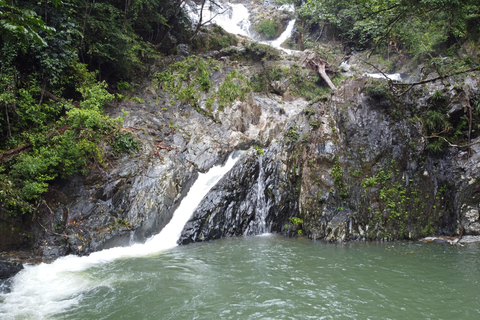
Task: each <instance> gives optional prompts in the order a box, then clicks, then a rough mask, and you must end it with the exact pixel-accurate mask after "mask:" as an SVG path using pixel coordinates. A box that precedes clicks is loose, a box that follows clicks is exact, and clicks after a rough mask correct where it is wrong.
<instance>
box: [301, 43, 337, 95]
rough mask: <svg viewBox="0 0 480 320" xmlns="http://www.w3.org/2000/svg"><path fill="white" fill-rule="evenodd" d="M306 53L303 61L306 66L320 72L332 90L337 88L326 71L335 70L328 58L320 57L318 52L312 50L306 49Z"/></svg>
mask: <svg viewBox="0 0 480 320" xmlns="http://www.w3.org/2000/svg"><path fill="white" fill-rule="evenodd" d="M304 53H305V57H304V58H303V60H302V63H303V64H304V65H305V67H307V68H309V69H311V70H313V71H316V72H318V74H319V75H320V76H321V77H322V79H323V80H325V82H326V83H327V84H328V86H329V87H330V88H331V89H332V90H337V88H336V87H335V85H334V84H333V82H332V80H330V77H329V76H328V75H327V72H326V71H329V72H333V70H332V69H331V68H330V65H329V64H328V63H327V60H325V59H323V58H321V57H319V56H318V55H317V53H316V52H313V51H310V50H308V51H307V50H305V51H304Z"/></svg>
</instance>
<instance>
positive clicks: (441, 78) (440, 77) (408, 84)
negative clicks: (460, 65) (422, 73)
mask: <svg viewBox="0 0 480 320" xmlns="http://www.w3.org/2000/svg"><path fill="white" fill-rule="evenodd" d="M475 71H480V67H476V68H471V69H468V70H463V71H457V72H453V73H450V74H447V75H443V76H438V77H436V78H432V79H427V80H422V81H418V82H414V83H395V85H396V86H402V87H403V86H407V87H408V88H407V89H406V90H405V91H403V92H402V94H401V95H404V94H405V93H407V92H408V91H410V90H411V89H412V88H413V87H414V86H418V85H421V84H426V83H430V82H435V81H437V80H443V79H445V78H448V77H453V76H458V75H460V74H464V73H469V72H475Z"/></svg>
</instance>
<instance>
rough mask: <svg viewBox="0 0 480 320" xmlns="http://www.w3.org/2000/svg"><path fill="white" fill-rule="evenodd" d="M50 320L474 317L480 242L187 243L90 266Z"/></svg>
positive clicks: (478, 312) (479, 306) (478, 307)
mask: <svg viewBox="0 0 480 320" xmlns="http://www.w3.org/2000/svg"><path fill="white" fill-rule="evenodd" d="M82 277H83V278H84V279H85V281H88V282H89V283H90V284H95V285H93V286H91V289H89V290H88V291H85V292H83V293H81V294H80V296H79V297H78V298H79V299H78V304H74V305H73V306H70V307H69V308H68V309H65V310H64V311H63V312H60V313H58V314H53V315H51V316H50V318H51V319H475V318H477V319H478V318H479V317H480V285H479V279H480V245H478V244H471V245H468V246H464V247H451V246H448V245H444V244H435V243H429V244H425V243H352V244H346V245H332V244H325V243H322V242H312V241H310V240H307V239H302V238H300V239H286V238H283V237H279V236H272V235H270V236H259V237H245V238H230V239H223V240H218V241H213V242H208V243H201V244H193V245H188V246H180V247H175V248H173V249H170V250H168V251H166V252H163V253H158V254H157V255H153V256H149V257H144V258H135V259H131V258H127V259H120V260H116V261H113V262H110V263H105V264H100V265H97V266H94V267H92V268H91V269H88V270H84V271H82Z"/></svg>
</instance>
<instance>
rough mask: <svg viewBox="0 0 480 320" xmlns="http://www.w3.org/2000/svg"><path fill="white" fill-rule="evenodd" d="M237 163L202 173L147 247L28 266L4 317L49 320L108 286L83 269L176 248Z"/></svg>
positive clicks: (3, 308) (4, 299)
mask: <svg viewBox="0 0 480 320" xmlns="http://www.w3.org/2000/svg"><path fill="white" fill-rule="evenodd" d="M237 160H238V159H234V158H233V156H230V157H229V159H228V160H227V162H226V163H225V165H223V166H215V167H213V168H212V169H210V170H209V171H208V172H207V173H204V174H202V173H200V174H199V177H198V179H197V180H196V181H195V183H194V184H193V186H192V187H191V189H190V190H189V192H188V194H187V196H186V197H185V198H184V199H183V200H182V202H181V203H180V206H179V207H178V209H177V210H176V211H175V213H174V215H173V218H172V220H171V221H170V222H169V223H168V225H167V226H166V227H165V228H164V229H163V230H162V231H161V232H160V233H159V234H158V235H155V236H153V237H152V238H150V239H149V240H148V241H147V242H146V243H143V244H134V245H132V246H130V247H116V248H112V249H107V250H103V251H99V252H94V253H92V254H90V255H89V256H84V257H79V256H73V255H71V256H66V257H62V258H59V259H57V260H55V261H54V262H52V263H50V264H47V263H42V264H40V265H29V266H26V267H25V269H23V270H22V271H21V272H20V273H18V274H17V275H16V276H15V278H14V279H13V286H12V292H11V293H8V294H0V318H2V319H48V318H49V317H51V316H52V315H54V314H58V313H60V312H63V311H65V310H66V309H68V308H69V307H72V306H74V305H75V304H78V303H79V302H80V300H81V298H82V294H83V293H84V292H87V291H89V290H92V289H94V288H96V287H98V286H108V285H109V284H108V283H105V281H106V280H103V281H99V280H96V279H94V278H93V277H92V276H91V275H89V274H88V273H87V272H84V271H85V270H87V269H90V268H93V267H99V266H101V265H102V264H105V263H109V262H112V261H114V260H118V259H125V258H135V257H145V256H150V255H155V254H158V253H160V252H162V251H165V250H168V249H171V248H173V247H175V246H177V240H178V238H179V237H180V234H181V232H182V230H183V227H184V225H185V224H186V223H187V221H188V219H189V218H190V217H191V215H192V213H193V211H194V210H195V208H196V207H197V206H198V204H199V203H200V201H201V200H202V199H203V198H204V197H205V195H206V194H207V193H208V192H209V191H210V189H211V188H212V187H213V186H214V185H215V184H216V183H217V182H218V181H219V180H220V179H221V178H222V177H223V176H224V175H225V174H226V173H227V172H228V171H230V169H231V168H233V166H234V165H235V163H236V161H237Z"/></svg>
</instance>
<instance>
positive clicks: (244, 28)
mask: <svg viewBox="0 0 480 320" xmlns="http://www.w3.org/2000/svg"><path fill="white" fill-rule="evenodd" d="M221 5H222V7H217V6H208V7H204V8H203V11H202V8H201V6H200V5H198V6H190V5H186V7H185V8H186V11H187V13H188V15H189V16H190V18H191V19H192V20H193V22H194V23H195V24H196V23H198V21H199V20H200V15H201V16H202V21H203V22H206V21H211V22H213V23H216V24H217V25H219V26H220V27H222V28H223V29H224V30H225V31H227V32H229V33H233V34H240V35H243V36H247V37H250V36H251V35H250V31H249V30H250V19H249V17H250V13H249V12H248V9H247V8H246V7H245V6H244V5H243V4H237V3H222V4H221Z"/></svg>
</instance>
